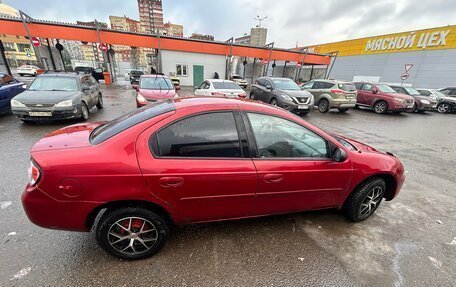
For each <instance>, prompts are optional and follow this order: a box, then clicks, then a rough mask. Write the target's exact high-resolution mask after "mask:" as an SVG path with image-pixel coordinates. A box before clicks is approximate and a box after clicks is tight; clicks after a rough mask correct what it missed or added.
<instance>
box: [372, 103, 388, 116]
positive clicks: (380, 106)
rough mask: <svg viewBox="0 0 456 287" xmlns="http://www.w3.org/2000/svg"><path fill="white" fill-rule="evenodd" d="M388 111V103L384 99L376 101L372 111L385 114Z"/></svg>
mask: <svg viewBox="0 0 456 287" xmlns="http://www.w3.org/2000/svg"><path fill="white" fill-rule="evenodd" d="M387 111H388V104H387V103H386V102H385V101H378V102H376V103H375V105H374V112H375V113H377V114H386V112H387Z"/></svg>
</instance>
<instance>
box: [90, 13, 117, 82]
mask: <svg viewBox="0 0 456 287" xmlns="http://www.w3.org/2000/svg"><path fill="white" fill-rule="evenodd" d="M94 22H95V27H96V28H97V35H98V43H100V44H103V42H102V41H101V32H100V23H98V21H97V19H95V20H94ZM96 49H98V47H96ZM97 53H98V51H97ZM102 54H103V61H104V62H105V65H106V62H107V65H106V68H107V69H108V72H109V74H110V76H111V80H112V81H113V82H114V75H113V72H112V67H111V60H110V58H109V54H108V50H106V51H102Z"/></svg>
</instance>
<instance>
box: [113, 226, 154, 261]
mask: <svg viewBox="0 0 456 287" xmlns="http://www.w3.org/2000/svg"><path fill="white" fill-rule="evenodd" d="M157 240H158V230H157V228H156V227H155V225H153V224H152V223H151V222H150V221H149V220H146V219H144V218H141V217H125V218H122V219H120V220H118V221H116V222H115V223H114V224H113V225H111V227H110V228H109V231H108V242H109V244H110V245H111V247H112V248H114V249H115V250H117V251H118V252H120V253H123V254H126V255H135V254H139V253H143V252H146V251H148V250H150V249H151V248H152V247H153V246H154V245H155V243H156V242H157Z"/></svg>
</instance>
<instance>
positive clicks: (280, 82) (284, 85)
mask: <svg viewBox="0 0 456 287" xmlns="http://www.w3.org/2000/svg"><path fill="white" fill-rule="evenodd" d="M272 81H273V82H274V86H275V88H276V89H279V90H292V91H298V90H301V88H300V87H299V86H298V84H296V83H295V82H293V81H292V80H290V79H273V80H272Z"/></svg>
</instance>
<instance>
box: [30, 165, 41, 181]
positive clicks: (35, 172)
mask: <svg viewBox="0 0 456 287" xmlns="http://www.w3.org/2000/svg"><path fill="white" fill-rule="evenodd" d="M28 174H29V178H30V181H29V184H30V185H31V186H34V185H35V184H36V183H37V182H38V180H40V177H41V171H40V169H39V168H38V167H37V166H36V165H35V163H34V162H33V160H31V161H30V167H29V170H28Z"/></svg>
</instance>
